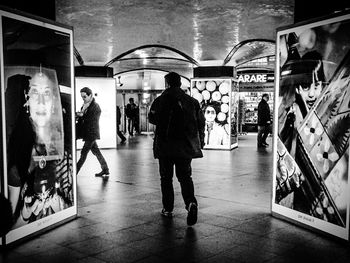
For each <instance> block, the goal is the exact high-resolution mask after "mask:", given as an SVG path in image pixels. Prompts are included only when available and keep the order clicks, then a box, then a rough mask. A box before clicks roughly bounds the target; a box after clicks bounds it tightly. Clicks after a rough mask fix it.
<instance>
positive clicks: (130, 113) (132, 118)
mask: <svg viewBox="0 0 350 263" xmlns="http://www.w3.org/2000/svg"><path fill="white" fill-rule="evenodd" d="M125 114H126V117H127V118H128V132H129V135H130V136H133V135H134V129H135V125H136V117H137V105H136V104H135V102H134V98H129V103H128V104H127V105H126V109H125Z"/></svg>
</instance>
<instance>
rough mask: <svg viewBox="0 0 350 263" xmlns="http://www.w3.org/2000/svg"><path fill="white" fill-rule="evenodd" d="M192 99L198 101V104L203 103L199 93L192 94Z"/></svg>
mask: <svg viewBox="0 0 350 263" xmlns="http://www.w3.org/2000/svg"><path fill="white" fill-rule="evenodd" d="M193 98H195V99H196V100H198V102H199V103H201V102H202V101H203V96H202V94H200V93H199V92H197V93H195V94H193Z"/></svg>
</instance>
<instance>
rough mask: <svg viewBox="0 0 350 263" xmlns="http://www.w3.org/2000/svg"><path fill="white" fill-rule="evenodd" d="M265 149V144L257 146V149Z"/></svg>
mask: <svg viewBox="0 0 350 263" xmlns="http://www.w3.org/2000/svg"><path fill="white" fill-rule="evenodd" d="M266 147H267V145H265V144H258V148H266Z"/></svg>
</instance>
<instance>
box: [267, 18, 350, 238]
mask: <svg viewBox="0 0 350 263" xmlns="http://www.w3.org/2000/svg"><path fill="white" fill-rule="evenodd" d="M349 43H350V14H349V12H346V13H338V14H334V15H331V16H328V17H323V18H319V19H314V20H312V21H305V22H303V23H298V24H295V25H291V26H288V27H284V28H278V29H277V41H276V70H275V105H274V123H275V125H274V132H273V133H274V135H275V136H274V146H273V153H274V156H273V185H272V199H271V211H272V215H274V216H276V217H279V218H283V219H286V220H288V221H291V222H293V223H296V224H297V225H300V226H303V227H306V228H309V229H312V230H314V231H317V232H321V233H325V234H328V235H332V236H336V237H338V238H340V239H344V240H347V241H349V210H350V182H349V175H350V174H349V171H350V168H349V135H350V125H349V123H350V122H349V119H350V108H349V98H350V45H349ZM310 92H313V93H310Z"/></svg>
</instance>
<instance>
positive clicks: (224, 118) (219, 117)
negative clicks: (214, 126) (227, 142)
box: [217, 112, 226, 121]
mask: <svg viewBox="0 0 350 263" xmlns="http://www.w3.org/2000/svg"><path fill="white" fill-rule="evenodd" d="M217 118H218V120H219V121H224V120H226V114H225V113H223V112H219V113H218V116H217Z"/></svg>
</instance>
